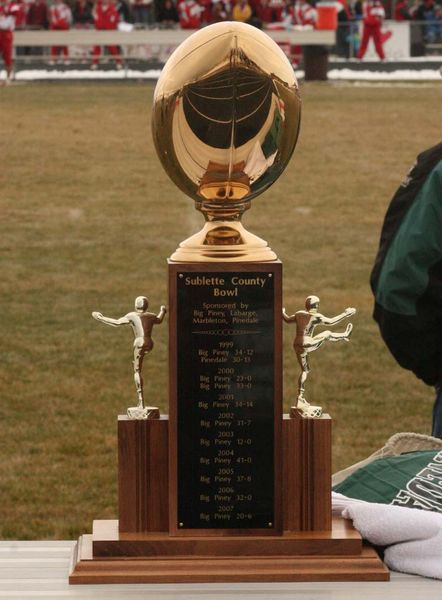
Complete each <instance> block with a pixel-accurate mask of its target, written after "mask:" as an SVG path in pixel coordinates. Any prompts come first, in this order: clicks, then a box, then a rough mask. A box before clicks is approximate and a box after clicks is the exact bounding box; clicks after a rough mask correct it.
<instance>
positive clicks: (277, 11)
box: [270, 0, 285, 23]
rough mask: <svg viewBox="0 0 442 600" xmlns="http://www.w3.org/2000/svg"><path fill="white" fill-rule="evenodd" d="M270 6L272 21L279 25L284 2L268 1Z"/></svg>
mask: <svg viewBox="0 0 442 600" xmlns="http://www.w3.org/2000/svg"><path fill="white" fill-rule="evenodd" d="M270 6H271V7H272V10H273V21H274V22H276V23H279V22H280V21H282V19H283V13H284V8H285V2H284V0H270Z"/></svg>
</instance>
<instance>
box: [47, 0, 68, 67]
mask: <svg viewBox="0 0 442 600" xmlns="http://www.w3.org/2000/svg"><path fill="white" fill-rule="evenodd" d="M71 23H72V12H71V9H70V8H69V6H68V5H67V4H65V3H64V2H63V0H55V2H54V4H53V5H52V6H51V7H50V8H49V29H52V30H55V31H66V30H68V29H70V27H71ZM59 54H63V55H64V57H65V62H66V63H67V62H68V60H67V58H68V56H69V53H68V47H67V46H52V48H51V61H50V62H51V64H54V62H55V59H56V57H57V56H58V55H59Z"/></svg>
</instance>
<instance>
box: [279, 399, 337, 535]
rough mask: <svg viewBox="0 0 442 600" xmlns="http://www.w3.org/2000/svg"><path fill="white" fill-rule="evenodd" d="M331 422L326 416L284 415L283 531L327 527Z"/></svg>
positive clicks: (329, 505) (327, 528)
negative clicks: (314, 417)
mask: <svg viewBox="0 0 442 600" xmlns="http://www.w3.org/2000/svg"><path fill="white" fill-rule="evenodd" d="M331 424H332V420H331V418H330V416H329V415H323V416H322V417H321V418H319V419H310V418H306V417H302V416H301V415H300V414H299V413H298V412H297V411H293V416H289V415H284V421H283V473H284V475H283V482H284V530H285V531H328V530H330V529H331V526H332V518H331Z"/></svg>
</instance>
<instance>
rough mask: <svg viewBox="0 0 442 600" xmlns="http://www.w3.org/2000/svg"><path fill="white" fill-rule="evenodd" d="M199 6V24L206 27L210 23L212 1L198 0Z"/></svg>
mask: <svg viewBox="0 0 442 600" xmlns="http://www.w3.org/2000/svg"><path fill="white" fill-rule="evenodd" d="M198 2H199V5H200V6H201V24H202V25H208V24H209V23H211V22H212V0H198Z"/></svg>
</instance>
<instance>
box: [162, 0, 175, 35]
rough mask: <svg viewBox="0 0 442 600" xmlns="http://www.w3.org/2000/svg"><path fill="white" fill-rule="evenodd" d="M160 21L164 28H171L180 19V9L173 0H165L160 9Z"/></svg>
mask: <svg viewBox="0 0 442 600" xmlns="http://www.w3.org/2000/svg"><path fill="white" fill-rule="evenodd" d="M157 18H158V23H159V24H160V25H161V27H162V28H164V29H170V28H172V27H175V25H176V24H177V23H178V21H179V20H180V19H179V17H178V11H177V9H176V6H175V4H174V3H173V2H172V0H164V1H163V2H162V3H161V4H160V7H159V9H158V17H157Z"/></svg>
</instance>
